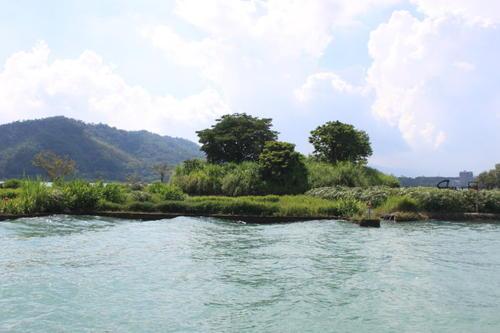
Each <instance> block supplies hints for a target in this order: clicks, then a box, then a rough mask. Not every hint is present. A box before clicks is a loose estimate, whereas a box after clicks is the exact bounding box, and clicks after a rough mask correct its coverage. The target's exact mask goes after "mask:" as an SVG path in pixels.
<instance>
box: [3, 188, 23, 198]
mask: <svg viewBox="0 0 500 333" xmlns="http://www.w3.org/2000/svg"><path fill="white" fill-rule="evenodd" d="M19 193H20V192H19V191H18V190H0V200H5V199H9V200H10V199H15V198H17V197H18V196H19Z"/></svg>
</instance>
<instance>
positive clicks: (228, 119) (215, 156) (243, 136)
mask: <svg viewBox="0 0 500 333" xmlns="http://www.w3.org/2000/svg"><path fill="white" fill-rule="evenodd" d="M271 122H272V120H271V119H268V118H257V117H252V116H250V115H247V114H245V113H241V114H240V113H235V114H230V115H225V116H222V117H221V118H220V119H217V123H216V124H215V125H213V126H212V127H211V128H208V129H204V130H202V131H198V132H196V133H197V134H198V137H199V138H200V143H201V145H202V146H201V150H202V151H204V152H205V153H206V155H207V160H208V161H209V162H211V163H224V162H236V163H241V162H243V161H256V160H257V159H258V158H259V155H260V153H261V152H262V150H263V148H264V144H265V143H266V142H267V141H275V140H276V138H277V135H278V132H276V131H273V130H271V127H272V123H271Z"/></svg>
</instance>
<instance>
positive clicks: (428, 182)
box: [399, 171, 474, 187]
mask: <svg viewBox="0 0 500 333" xmlns="http://www.w3.org/2000/svg"><path fill="white" fill-rule="evenodd" d="M445 179H449V180H450V186H452V187H467V186H468V185H469V182H471V181H473V180H474V174H473V173H472V171H461V172H460V173H459V174H458V177H423V176H421V177H415V178H411V177H399V183H400V184H401V186H403V187H415V186H427V187H435V186H436V185H437V184H438V183H439V182H440V181H442V180H445Z"/></svg>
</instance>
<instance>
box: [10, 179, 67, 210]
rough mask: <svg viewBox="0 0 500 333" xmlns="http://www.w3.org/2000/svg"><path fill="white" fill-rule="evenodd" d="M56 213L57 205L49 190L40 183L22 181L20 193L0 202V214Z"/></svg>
mask: <svg viewBox="0 0 500 333" xmlns="http://www.w3.org/2000/svg"><path fill="white" fill-rule="evenodd" d="M57 211H58V203H57V202H56V200H55V198H54V197H53V196H52V195H51V193H50V191H49V188H48V187H47V186H46V185H45V184H44V183H42V182H40V181H28V180H26V181H22V183H21V188H20V192H19V193H18V195H16V196H15V197H14V198H3V199H2V200H1V201H0V213H4V214H32V213H46V212H48V213H51V212H57Z"/></svg>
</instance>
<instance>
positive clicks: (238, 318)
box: [0, 216, 500, 333]
mask: <svg viewBox="0 0 500 333" xmlns="http://www.w3.org/2000/svg"><path fill="white" fill-rule="evenodd" d="M0 332H321V333H322V332H371V333H373V332H500V224H493V223H490V224H488V223H449V222H447V223H443V222H441V223H436V222H428V223H414V224H411V223H409V224H389V223H388V224H382V228H380V229H365V228H359V227H358V226H356V225H352V224H350V223H346V222H339V221H318V222H304V223H292V224H282V225H244V224H238V223H234V222H226V221H221V220H216V219H209V218H176V219H172V220H163V221H154V222H139V221H126V220H115V219H107V218H90V217H87V218H85V217H67V216H55V217H50V218H36V219H21V220H17V221H13V222H0Z"/></svg>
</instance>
